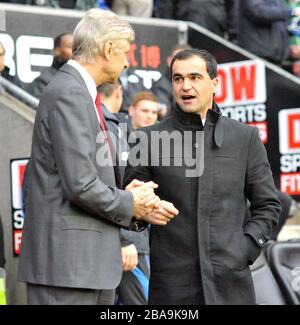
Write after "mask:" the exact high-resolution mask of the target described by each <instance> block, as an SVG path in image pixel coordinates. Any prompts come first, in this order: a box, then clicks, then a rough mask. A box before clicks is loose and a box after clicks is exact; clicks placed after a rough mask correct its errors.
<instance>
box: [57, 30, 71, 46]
mask: <svg viewBox="0 0 300 325" xmlns="http://www.w3.org/2000/svg"><path fill="white" fill-rule="evenodd" d="M66 35H71V34H70V33H62V34H59V35H58V36H56V37H55V39H54V48H55V49H56V48H58V47H60V45H61V40H62V38H63V37H64V36H66Z"/></svg>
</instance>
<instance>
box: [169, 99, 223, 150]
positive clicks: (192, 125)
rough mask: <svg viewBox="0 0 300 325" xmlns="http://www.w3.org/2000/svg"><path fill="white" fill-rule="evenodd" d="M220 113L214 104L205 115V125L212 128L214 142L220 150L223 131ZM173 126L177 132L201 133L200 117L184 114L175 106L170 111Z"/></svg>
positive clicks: (202, 128)
mask: <svg viewBox="0 0 300 325" xmlns="http://www.w3.org/2000/svg"><path fill="white" fill-rule="evenodd" d="M221 115H222V112H221V110H220V108H219V107H218V105H217V104H216V103H215V102H214V103H213V107H212V109H209V110H208V112H207V115H206V122H205V124H207V125H210V126H213V127H214V142H215V144H216V146H217V147H218V148H220V147H221V146H222V144H223V141H224V130H223V123H222V119H220V117H221ZM172 120H173V125H174V127H175V128H176V129H179V130H183V131H185V130H194V131H203V130H204V127H203V124H202V120H201V116H200V115H199V114H193V113H185V112H183V111H182V110H181V108H180V107H179V106H178V105H177V104H176V105H175V107H174V109H173V111H172Z"/></svg>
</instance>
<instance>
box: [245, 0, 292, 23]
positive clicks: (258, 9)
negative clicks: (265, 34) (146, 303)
mask: <svg viewBox="0 0 300 325" xmlns="http://www.w3.org/2000/svg"><path fill="white" fill-rule="evenodd" d="M241 6H242V7H243V8H244V13H245V14H246V15H247V16H248V18H249V19H251V20H252V21H255V22H256V23H261V24H264V25H268V24H269V23H271V22H275V21H280V20H281V21H287V20H288V19H289V17H290V15H291V11H290V10H289V9H288V7H287V6H286V5H285V4H284V3H282V4H280V2H278V1H275V2H273V3H269V2H268V1H264V0H247V1H243V3H242V4H241Z"/></svg>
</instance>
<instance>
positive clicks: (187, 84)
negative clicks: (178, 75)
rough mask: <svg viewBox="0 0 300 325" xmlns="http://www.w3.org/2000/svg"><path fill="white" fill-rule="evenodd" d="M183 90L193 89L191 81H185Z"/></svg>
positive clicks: (186, 79)
mask: <svg viewBox="0 0 300 325" xmlns="http://www.w3.org/2000/svg"><path fill="white" fill-rule="evenodd" d="M182 88H183V89H184V90H188V89H191V83H190V81H189V79H188V78H185V79H183V84H182Z"/></svg>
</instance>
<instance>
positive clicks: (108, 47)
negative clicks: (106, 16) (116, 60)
mask: <svg viewBox="0 0 300 325" xmlns="http://www.w3.org/2000/svg"><path fill="white" fill-rule="evenodd" d="M112 53H113V46H112V41H107V42H106V43H105V44H104V47H103V55H104V57H105V59H106V60H108V61H109V60H110V58H111V55H112Z"/></svg>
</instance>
